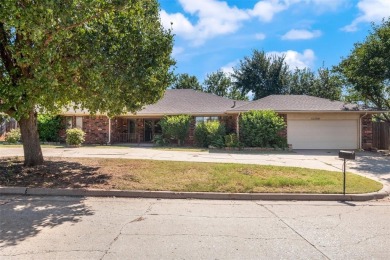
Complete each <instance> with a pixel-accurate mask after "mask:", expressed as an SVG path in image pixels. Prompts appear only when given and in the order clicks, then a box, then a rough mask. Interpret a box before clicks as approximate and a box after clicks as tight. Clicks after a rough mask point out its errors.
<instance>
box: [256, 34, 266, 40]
mask: <svg viewBox="0 0 390 260" xmlns="http://www.w3.org/2000/svg"><path fill="white" fill-rule="evenodd" d="M265 37H266V35H265V34H264V33H256V34H255V38H256V39H257V40H264V39H265Z"/></svg>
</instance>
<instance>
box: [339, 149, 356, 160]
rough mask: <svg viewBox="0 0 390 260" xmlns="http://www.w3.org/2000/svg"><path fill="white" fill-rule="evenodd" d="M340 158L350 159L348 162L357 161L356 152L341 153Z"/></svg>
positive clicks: (341, 151)
mask: <svg viewBox="0 0 390 260" xmlns="http://www.w3.org/2000/svg"><path fill="white" fill-rule="evenodd" d="M339 158H342V159H348V160H355V151H343V150H340V151H339Z"/></svg>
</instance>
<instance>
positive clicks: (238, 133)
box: [236, 112, 241, 140]
mask: <svg viewBox="0 0 390 260" xmlns="http://www.w3.org/2000/svg"><path fill="white" fill-rule="evenodd" d="M240 115H241V113H240V112H238V116H237V120H236V134H237V140H240Z"/></svg>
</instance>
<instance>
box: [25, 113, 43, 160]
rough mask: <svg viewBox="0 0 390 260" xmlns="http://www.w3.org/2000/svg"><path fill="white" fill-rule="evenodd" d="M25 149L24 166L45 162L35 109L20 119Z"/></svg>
mask: <svg viewBox="0 0 390 260" xmlns="http://www.w3.org/2000/svg"><path fill="white" fill-rule="evenodd" d="M19 126H20V132H21V134H22V142H23V150H24V166H36V165H41V164H43V155H42V149H41V144H40V142H39V134H38V125H37V114H36V113H35V112H34V111H31V112H30V113H29V117H28V118H25V117H23V118H22V119H20V120H19Z"/></svg>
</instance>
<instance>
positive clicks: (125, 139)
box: [111, 117, 162, 144]
mask: <svg viewBox="0 0 390 260" xmlns="http://www.w3.org/2000/svg"><path fill="white" fill-rule="evenodd" d="M111 121H113V122H112V123H113V125H114V128H113V129H112V131H111V143H137V144H140V143H152V142H153V139H154V136H155V135H158V134H161V133H162V131H161V126H160V125H159V124H158V123H159V121H160V118H126V117H117V118H114V119H112V120H111Z"/></svg>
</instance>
